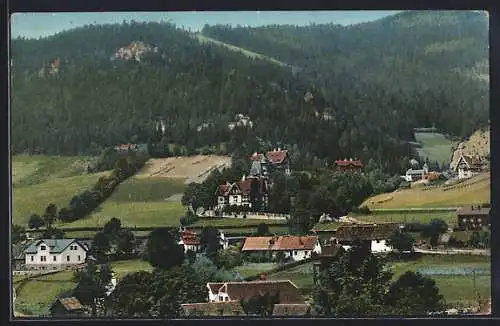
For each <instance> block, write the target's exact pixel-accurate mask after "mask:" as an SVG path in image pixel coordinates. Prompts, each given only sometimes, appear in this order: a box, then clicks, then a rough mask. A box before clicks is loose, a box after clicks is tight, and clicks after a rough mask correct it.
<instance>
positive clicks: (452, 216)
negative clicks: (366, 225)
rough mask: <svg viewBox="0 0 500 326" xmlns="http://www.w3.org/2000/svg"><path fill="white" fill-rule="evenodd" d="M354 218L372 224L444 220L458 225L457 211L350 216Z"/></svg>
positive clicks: (374, 213)
mask: <svg viewBox="0 0 500 326" xmlns="http://www.w3.org/2000/svg"><path fill="white" fill-rule="evenodd" d="M349 215H350V216H352V217H353V218H355V219H357V220H359V221H362V222H370V223H384V222H394V223H412V222H419V223H428V222H430V221H431V220H433V219H442V220H444V221H446V223H448V225H450V226H451V225H455V224H456V223H457V213H456V212H455V211H427V212H408V211H401V212H372V213H371V214H370V215H356V214H349Z"/></svg>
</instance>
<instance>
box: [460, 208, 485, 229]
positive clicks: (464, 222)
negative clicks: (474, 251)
mask: <svg viewBox="0 0 500 326" xmlns="http://www.w3.org/2000/svg"><path fill="white" fill-rule="evenodd" d="M457 219H458V227H459V229H461V230H481V229H483V228H487V227H489V226H490V208H489V207H481V206H474V205H472V206H467V207H462V208H459V209H458V210H457Z"/></svg>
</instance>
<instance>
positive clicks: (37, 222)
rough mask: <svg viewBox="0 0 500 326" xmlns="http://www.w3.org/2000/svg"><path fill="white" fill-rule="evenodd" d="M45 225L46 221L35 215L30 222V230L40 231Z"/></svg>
mask: <svg viewBox="0 0 500 326" xmlns="http://www.w3.org/2000/svg"><path fill="white" fill-rule="evenodd" d="M44 225H45V222H44V220H43V219H42V218H41V217H40V215H38V214H33V215H31V216H30V219H29V221H28V226H29V228H30V229H37V230H38V229H39V228H41V227H42V226H44Z"/></svg>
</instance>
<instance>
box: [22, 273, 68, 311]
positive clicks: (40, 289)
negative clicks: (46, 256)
mask: <svg viewBox="0 0 500 326" xmlns="http://www.w3.org/2000/svg"><path fill="white" fill-rule="evenodd" d="M75 286H76V283H75V282H74V281H73V272H59V273H56V274H52V275H46V276H41V277H37V278H34V279H30V280H29V281H27V282H26V283H25V284H24V285H23V286H22V287H21V288H20V289H19V290H18V291H17V297H16V310H17V311H20V312H22V313H24V314H26V315H35V316H36V315H46V314H49V308H50V305H51V304H52V303H53V302H54V300H55V298H56V297H57V296H59V295H61V294H64V293H65V292H68V291H71V290H73V289H74V287H75Z"/></svg>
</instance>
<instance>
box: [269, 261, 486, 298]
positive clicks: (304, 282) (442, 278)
mask: <svg viewBox="0 0 500 326" xmlns="http://www.w3.org/2000/svg"><path fill="white" fill-rule="evenodd" d="M388 266H389V268H390V269H391V271H392V272H393V273H394V278H393V279H394V280H395V279H397V278H398V277H399V276H401V275H402V274H403V273H404V272H406V271H409V270H411V271H416V270H417V269H419V268H422V267H436V268H442V267H473V268H489V267H490V266H491V262H490V258H489V257H480V256H464V255H456V256H441V255H439V256H430V255H424V256H422V257H421V258H420V259H418V260H416V261H409V262H406V261H405V262H402V261H398V262H390V263H389V264H388ZM269 278H270V279H273V280H290V281H292V282H293V283H295V284H296V285H297V286H298V287H299V288H302V289H306V290H307V289H312V287H313V272H312V263H306V264H303V265H299V266H296V267H294V268H291V269H289V270H285V271H281V272H278V273H274V274H271V275H269ZM432 278H433V279H434V280H435V281H436V284H437V286H438V288H439V290H440V292H441V294H443V296H444V297H445V300H446V303H447V304H449V305H454V306H466V305H468V304H472V303H473V302H474V298H475V295H474V280H473V276H472V275H470V276H461V275H439V276H432ZM476 289H477V292H478V293H479V295H480V297H481V298H483V299H484V298H489V297H490V296H491V276H489V275H479V276H476Z"/></svg>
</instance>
